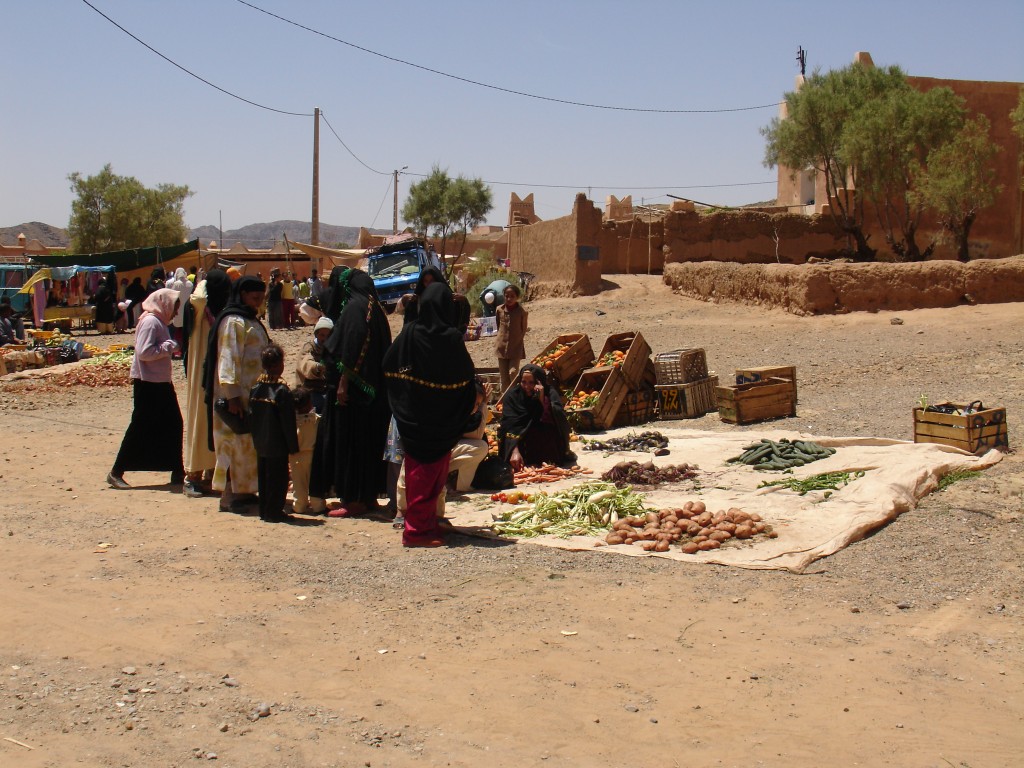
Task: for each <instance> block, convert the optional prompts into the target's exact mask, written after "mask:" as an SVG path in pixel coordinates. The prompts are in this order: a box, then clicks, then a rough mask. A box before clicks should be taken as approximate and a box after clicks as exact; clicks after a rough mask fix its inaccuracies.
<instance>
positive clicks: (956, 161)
mask: <svg viewBox="0 0 1024 768" xmlns="http://www.w3.org/2000/svg"><path fill="white" fill-rule="evenodd" d="M1001 151H1002V147H1000V146H998V145H997V144H995V143H994V142H993V141H992V140H991V139H990V138H989V121H988V118H987V117H985V116H984V115H978V116H977V117H975V118H974V119H973V120H968V121H967V122H966V123H964V125H963V127H962V128H961V129H960V131H959V132H958V133H957V135H956V136H955V137H953V139H952V140H951V141H948V142H946V143H945V144H942V145H941V146H938V147H936V148H935V149H933V150H932V151H931V152H929V153H928V164H927V169H926V171H925V172H924V173H923V175H922V177H921V180H920V184H919V186H918V188H917V189H916V190H915V192H914V193H913V196H914V197H915V198H916V199H918V200H919V201H920V202H921V203H922V204H924V205H927V206H928V207H929V208H932V209H933V210H934V211H935V212H936V214H937V215H938V220H939V223H940V224H941V225H942V228H943V229H944V230H945V231H946V232H948V233H949V234H951V235H952V236H953V238H954V239H955V240H956V245H957V258H958V259H960V261H967V260H969V259H970V251H969V250H968V238H969V237H970V233H971V225H973V224H974V219H975V218H976V217H977V215H978V211H980V210H982V209H984V208H988V207H989V206H990V205H992V204H993V203H994V202H995V200H996V197H997V196H998V195H999V193H1000V191H1002V187H1001V186H999V185H997V184H996V183H995V178H996V167H995V159H996V155H998V154H999V152H1001Z"/></svg>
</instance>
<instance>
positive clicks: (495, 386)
mask: <svg viewBox="0 0 1024 768" xmlns="http://www.w3.org/2000/svg"><path fill="white" fill-rule="evenodd" d="M476 375H477V376H479V377H480V380H481V381H482V382H483V383H484V384H490V385H491V396H490V397H489V398H488V400H487V403H488V404H489V405H497V403H498V399H499V398H500V397H502V396H503V395H504V394H505V393H504V392H502V391H501V374H500V373H499V372H498V369H497V368H477V369H476Z"/></svg>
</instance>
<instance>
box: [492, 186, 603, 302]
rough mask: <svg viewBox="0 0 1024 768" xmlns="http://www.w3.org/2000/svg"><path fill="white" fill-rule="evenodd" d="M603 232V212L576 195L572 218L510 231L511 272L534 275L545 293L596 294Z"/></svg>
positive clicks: (581, 196)
mask: <svg viewBox="0 0 1024 768" xmlns="http://www.w3.org/2000/svg"><path fill="white" fill-rule="evenodd" d="M601 232H602V228H601V211H600V210H598V209H597V208H596V207H595V206H594V204H593V203H592V202H590V201H589V200H587V199H586V196H585V195H582V194H580V195H577V196H576V202H575V204H574V205H573V212H572V213H571V214H570V215H568V216H563V217H561V218H558V219H552V220H550V221H538V222H536V223H534V224H529V225H524V226H514V227H511V228H510V229H509V260H510V266H511V269H513V270H514V271H516V272H529V273H531V274H533V275H535V276H536V283H537V284H539V285H540V286H541V292H542V293H563V294H565V293H579V294H594V293H597V292H599V291H600V290H601V257H600V253H601V244H602V234H601Z"/></svg>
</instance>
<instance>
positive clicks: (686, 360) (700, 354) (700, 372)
mask: <svg viewBox="0 0 1024 768" xmlns="http://www.w3.org/2000/svg"><path fill="white" fill-rule="evenodd" d="M654 368H655V372H656V374H657V378H658V384H661V385H665V384H689V383H690V382H694V381H703V380H704V379H706V378H708V359H707V355H705V354H704V350H703V349H676V350H673V351H671V352H659V353H658V354H656V355H655V356H654Z"/></svg>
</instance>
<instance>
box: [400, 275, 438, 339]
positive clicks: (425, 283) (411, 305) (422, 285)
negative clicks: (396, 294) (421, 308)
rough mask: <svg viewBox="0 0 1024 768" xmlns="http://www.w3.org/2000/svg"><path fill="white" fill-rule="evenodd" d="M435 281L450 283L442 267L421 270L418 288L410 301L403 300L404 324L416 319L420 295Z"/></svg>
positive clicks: (417, 283)
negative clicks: (442, 271)
mask: <svg viewBox="0 0 1024 768" xmlns="http://www.w3.org/2000/svg"><path fill="white" fill-rule="evenodd" d="M434 283H442V284H444V285H448V281H447V280H445V278H444V275H443V274H442V273H441V270H440V269H438V268H437V267H427V268H426V269H424V270H423V271H422V272H420V276H419V279H418V280H417V281H416V290H415V291H413V293H412V294H411V295H410V296H409V300H408V301H405V302H403V306H404V307H405V320H404V321H403V325H405V324H408V323H411V322H412V321H413V320H415V319H416V309H417V302H419V300H420V296H422V295H423V292H424V291H425V290H427V288H428V287H429V286H431V285H433V284H434ZM403 298H405V297H403Z"/></svg>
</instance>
